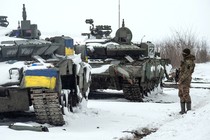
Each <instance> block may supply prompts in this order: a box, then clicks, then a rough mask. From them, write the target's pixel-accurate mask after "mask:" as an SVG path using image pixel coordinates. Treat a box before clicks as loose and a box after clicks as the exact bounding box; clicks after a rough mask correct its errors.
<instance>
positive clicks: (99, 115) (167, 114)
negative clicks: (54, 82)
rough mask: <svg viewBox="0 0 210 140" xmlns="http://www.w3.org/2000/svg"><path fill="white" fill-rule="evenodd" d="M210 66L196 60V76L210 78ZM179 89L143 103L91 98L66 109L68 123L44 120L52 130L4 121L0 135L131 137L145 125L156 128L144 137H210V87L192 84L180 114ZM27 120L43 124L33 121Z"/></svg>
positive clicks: (82, 139) (84, 139)
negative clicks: (188, 106) (21, 128)
mask: <svg viewBox="0 0 210 140" xmlns="http://www.w3.org/2000/svg"><path fill="white" fill-rule="evenodd" d="M209 66H210V63H205V64H196V68H195V72H194V74H193V77H194V78H205V81H208V82H209V81H210V74H209V71H207V70H208V69H209V68H208V67H209ZM1 69H2V68H1ZM112 92H113V91H112ZM177 93H178V90H177V89H173V88H164V89H163V92H162V93H161V92H159V93H151V94H150V95H149V97H147V98H145V102H143V103H137V102H135V103H134V102H129V101H127V100H125V99H122V98H120V99H97V100H96V99H90V100H89V101H88V103H87V108H84V107H83V108H82V109H78V110H76V111H75V112H74V113H67V114H66V115H65V116H64V118H65V121H66V124H65V125H64V126H62V127H55V126H51V125H48V124H44V125H43V126H47V127H48V129H49V132H34V131H17V130H12V129H10V128H8V126H7V125H3V124H2V125H0V132H1V139H6V140H14V139H18V140H19V139H25V138H26V139H30V140H37V139H43V140H58V139H72V140H112V139H120V138H122V139H131V138H133V134H132V133H131V132H135V131H137V132H138V133H140V132H141V130H142V129H143V128H148V129H149V130H157V131H156V132H154V133H152V134H150V135H148V136H146V137H144V138H143V139H145V140H181V139H191V140H209V139H210V133H209V132H210V125H209V122H210V90H209V89H202V88H191V98H192V111H189V112H187V114H184V115H179V114H178V112H179V110H180V104H179V98H178V96H177ZM119 94H120V93H119ZM17 122H18V123H22V122H21V121H20V122H19V121H17ZM24 123H25V124H30V125H34V126H40V124H38V123H36V122H34V121H33V122H32V121H24Z"/></svg>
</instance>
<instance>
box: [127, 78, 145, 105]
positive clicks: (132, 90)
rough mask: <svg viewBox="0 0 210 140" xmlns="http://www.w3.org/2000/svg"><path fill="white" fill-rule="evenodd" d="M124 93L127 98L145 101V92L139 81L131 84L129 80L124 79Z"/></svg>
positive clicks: (134, 100)
mask: <svg viewBox="0 0 210 140" xmlns="http://www.w3.org/2000/svg"><path fill="white" fill-rule="evenodd" d="M123 94H124V97H125V99H127V100H130V101H133V102H143V99H142V98H143V94H142V92H141V89H140V86H139V84H138V81H136V82H135V83H134V84H130V83H129V82H128V81H123Z"/></svg>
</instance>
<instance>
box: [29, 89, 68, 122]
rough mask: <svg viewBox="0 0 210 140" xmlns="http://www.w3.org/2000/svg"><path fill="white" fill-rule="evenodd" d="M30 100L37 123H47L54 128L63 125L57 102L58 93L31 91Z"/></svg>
mask: <svg viewBox="0 0 210 140" xmlns="http://www.w3.org/2000/svg"><path fill="white" fill-rule="evenodd" d="M31 99H32V104H33V107H34V111H35V115H36V120H37V122H38V123H41V124H44V123H48V124H51V125H55V126H62V125H64V124H65V121H64V119H63V115H62V111H61V108H60V104H59V100H58V93H55V92H49V91H45V90H33V91H32V94H31Z"/></svg>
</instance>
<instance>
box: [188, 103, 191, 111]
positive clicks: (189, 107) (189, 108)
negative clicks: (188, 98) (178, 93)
mask: <svg viewBox="0 0 210 140" xmlns="http://www.w3.org/2000/svg"><path fill="white" fill-rule="evenodd" d="M188 110H191V102H187V111H188Z"/></svg>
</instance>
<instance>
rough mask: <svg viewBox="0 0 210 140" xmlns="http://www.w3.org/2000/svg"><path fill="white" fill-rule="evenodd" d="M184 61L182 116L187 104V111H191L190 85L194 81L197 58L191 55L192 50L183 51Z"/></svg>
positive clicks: (182, 68)
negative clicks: (193, 74)
mask: <svg viewBox="0 0 210 140" xmlns="http://www.w3.org/2000/svg"><path fill="white" fill-rule="evenodd" d="M182 56H183V59H184V60H183V61H181V64H180V73H179V81H178V84H179V86H178V87H179V97H180V104H181V111H180V112H179V113H180V114H184V113H186V110H185V104H187V111H188V110H191V98H190V94H189V93H190V83H191V79H192V73H193V72H194V67H195V63H194V60H195V56H194V55H192V54H190V49H188V48H186V49H184V50H183V51H182Z"/></svg>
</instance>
